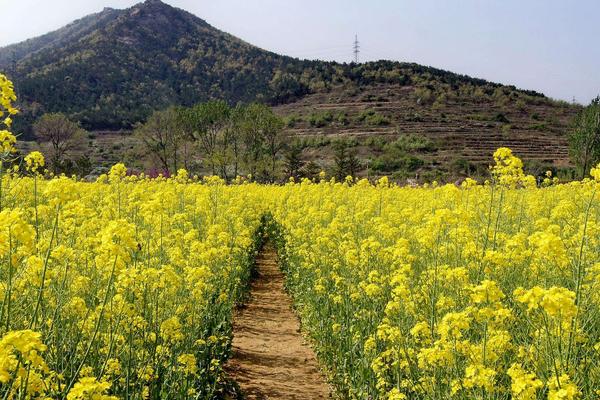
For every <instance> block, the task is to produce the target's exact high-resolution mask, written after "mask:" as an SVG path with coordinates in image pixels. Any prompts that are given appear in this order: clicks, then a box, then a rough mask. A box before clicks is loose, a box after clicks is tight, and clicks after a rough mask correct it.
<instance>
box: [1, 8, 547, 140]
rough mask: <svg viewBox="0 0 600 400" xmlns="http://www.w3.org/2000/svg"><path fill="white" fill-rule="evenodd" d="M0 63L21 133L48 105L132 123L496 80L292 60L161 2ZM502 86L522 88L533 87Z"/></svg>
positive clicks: (95, 122) (86, 119) (81, 116)
mask: <svg viewBox="0 0 600 400" xmlns="http://www.w3.org/2000/svg"><path fill="white" fill-rule="evenodd" d="M0 70H2V71H6V73H7V74H8V75H9V76H10V77H11V78H12V79H13V80H14V81H15V83H16V85H17V91H18V93H19V97H20V102H21V104H20V107H21V109H22V110H23V114H22V117H21V118H20V119H19V120H18V121H17V124H19V125H18V127H19V128H20V130H21V131H23V132H25V133H27V132H29V127H30V126H31V124H32V122H33V121H34V120H35V119H37V118H38V117H39V116H40V115H42V114H43V113H46V112H64V113H66V114H68V115H69V116H70V117H71V118H72V119H75V120H77V121H80V122H81V124H82V126H83V127H85V128H87V129H93V130H99V129H103V130H119V129H130V128H132V127H133V126H134V125H135V124H136V123H138V122H141V121H144V120H145V119H146V118H147V117H148V116H149V115H150V113H151V112H152V111H153V110H157V109H163V108H166V107H168V106H170V105H174V104H175V105H192V104H196V103H199V102H202V101H206V100H210V99H224V100H226V101H228V102H229V103H231V104H236V103H238V102H249V101H260V102H267V103H270V104H282V103H287V102H290V101H293V100H297V99H299V98H301V97H303V96H305V95H306V94H309V93H318V92H323V91H327V90H330V89H331V88H333V87H340V86H344V85H348V84H350V85H352V86H358V87H360V86H366V85H371V84H374V83H393V84H401V85H406V86H409V85H421V86H423V87H424V88H425V90H428V89H427V88H428V87H430V88H431V89H430V90H435V88H436V87H438V86H439V85H444V86H445V87H447V88H449V89H450V90H455V91H458V90H460V89H461V88H462V87H463V86H465V85H466V86H468V87H469V88H472V87H479V88H481V90H482V92H485V93H488V94H490V95H491V94H492V93H493V92H494V90H495V89H496V88H497V87H500V86H501V85H498V84H492V83H489V82H486V81H484V80H481V79H474V78H470V77H467V76H462V75H457V74H454V73H450V72H447V71H442V70H439V69H435V68H430V67H424V66H420V65H417V64H409V63H399V62H391V61H380V62H373V63H365V64H339V63H331V62H321V61H307V60H299V59H294V58H291V57H286V56H281V55H278V54H275V53H272V52H269V51H265V50H262V49H260V48H258V47H255V46H252V45H250V44H248V43H246V42H244V41H242V40H240V39H238V38H236V37H234V36H232V35H229V34H227V33H224V32H222V31H219V30H218V29H216V28H214V27H212V26H210V25H209V24H208V23H206V22H205V21H204V20H202V19H200V18H198V17H196V16H194V15H192V14H190V13H188V12H186V11H183V10H180V9H177V8H173V7H171V6H169V5H166V4H164V3H162V2H160V1H159V0H148V1H146V2H145V3H140V4H138V5H136V6H134V7H132V8H129V9H126V10H113V9H105V10H104V11H102V12H100V13H97V14H93V15H90V16H87V17H85V18H82V19H80V20H78V21H75V22H73V23H71V24H70V25H68V26H66V27H64V28H62V29H60V30H58V31H55V32H52V33H49V34H46V35H44V36H41V37H39V38H35V39H30V40H28V41H26V42H23V43H19V44H16V45H12V46H8V47H4V48H0ZM505 89H506V90H508V91H510V92H514V93H518V94H519V95H520V96H528V97H531V96H533V97H543V95H541V94H539V93H535V92H527V91H518V90H516V89H515V88H514V87H505Z"/></svg>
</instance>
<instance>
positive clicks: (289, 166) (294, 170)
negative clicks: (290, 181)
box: [283, 143, 304, 181]
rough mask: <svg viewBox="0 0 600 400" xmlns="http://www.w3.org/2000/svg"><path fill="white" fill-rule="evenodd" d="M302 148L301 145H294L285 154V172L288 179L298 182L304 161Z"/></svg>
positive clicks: (288, 147) (287, 148)
mask: <svg viewBox="0 0 600 400" xmlns="http://www.w3.org/2000/svg"><path fill="white" fill-rule="evenodd" d="M302 150H303V149H302V146H301V145H300V144H299V143H292V144H291V145H290V146H287V147H286V149H285V152H284V154H283V166H284V172H285V174H286V175H287V176H288V177H292V178H294V180H296V181H297V180H298V179H299V178H300V173H301V171H302V167H303V166H304V161H303V160H302Z"/></svg>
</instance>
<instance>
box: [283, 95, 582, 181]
mask: <svg viewBox="0 0 600 400" xmlns="http://www.w3.org/2000/svg"><path fill="white" fill-rule="evenodd" d="M420 94H421V92H420V90H419V88H416V87H414V86H400V85H389V84H387V85H372V86H369V87H363V88H355V89H343V88H338V89H336V90H332V91H331V92H329V93H317V94H310V95H308V96H306V97H304V98H303V99H301V100H300V101H298V102H295V103H291V104H286V105H282V106H279V107H278V108H277V111H278V113H279V114H280V115H282V116H285V117H286V118H287V121H288V128H287V130H286V135H287V136H288V137H289V138H290V139H291V140H295V139H297V140H299V141H300V144H301V145H302V147H303V148H304V149H305V150H304V154H305V158H306V159H311V160H322V165H323V166H325V167H327V166H331V165H332V164H333V158H334V147H335V143H336V142H339V141H346V143H348V145H349V146H350V147H354V148H355V151H356V153H357V155H358V157H359V159H361V161H362V163H363V167H364V170H363V171H362V172H361V174H362V175H366V174H367V173H369V174H372V175H379V174H382V172H392V173H393V172H395V171H385V170H384V171H377V169H375V170H373V169H371V170H370V171H368V169H367V166H368V164H369V163H372V162H374V161H376V159H377V157H379V156H381V155H383V154H384V153H385V146H386V145H389V144H390V143H392V142H394V141H396V140H398V139H401V140H402V138H403V137H404V139H406V138H407V137H408V138H410V140H413V141H418V139H419V138H425V140H426V142H427V143H428V145H427V146H425V148H419V146H416V147H417V148H413V149H408V151H406V153H409V155H412V156H414V157H416V158H419V159H421V160H422V163H421V164H422V165H419V166H418V167H417V168H414V170H411V171H406V169H405V170H404V171H402V172H401V173H400V174H397V175H398V176H397V177H417V178H420V177H438V176H439V178H441V179H444V178H446V179H449V178H450V179H452V178H459V177H460V176H464V175H475V176H477V175H485V169H486V168H487V165H488V164H489V163H490V161H491V156H492V153H493V152H494V150H496V149H497V148H498V147H502V146H508V147H510V148H511V149H512V150H513V151H514V152H515V154H517V155H518V156H519V157H521V158H522V159H523V160H524V161H525V162H526V164H527V165H528V167H529V169H530V171H531V172H532V173H539V172H543V171H545V170H546V169H547V168H554V169H556V170H559V171H560V170H562V169H564V168H565V167H569V166H570V161H569V154H568V146H567V139H566V136H567V132H568V129H569V124H570V121H571V119H572V117H573V116H574V114H575V113H576V112H577V107H574V106H572V105H569V104H566V103H559V102H554V101H552V100H549V99H547V98H539V99H532V98H528V99H527V101H523V100H522V99H517V100H514V99H511V98H510V97H508V98H506V97H500V98H494V97H489V96H479V97H469V96H464V95H463V96H454V98H452V96H447V97H446V98H444V99H443V100H442V101H439V96H438V100H434V101H431V99H429V100H428V101H427V100H424V99H423V97H421V96H420ZM410 140H409V141H410ZM405 141H406V140H405ZM409 169H410V168H409ZM434 170H435V171H436V172H435V173H433V171H434ZM542 170H543V171H542Z"/></svg>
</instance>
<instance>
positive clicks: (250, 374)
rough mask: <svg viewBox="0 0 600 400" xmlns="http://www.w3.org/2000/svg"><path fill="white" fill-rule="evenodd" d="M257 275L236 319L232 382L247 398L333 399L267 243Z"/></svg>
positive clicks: (231, 364)
mask: <svg viewBox="0 0 600 400" xmlns="http://www.w3.org/2000/svg"><path fill="white" fill-rule="evenodd" d="M257 272H258V276H257V277H256V278H255V279H254V281H253V282H252V287H251V297H250V301H249V302H248V304H247V305H246V306H245V307H244V308H242V309H240V310H238V311H237V313H236V315H235V317H234V327H233V334H234V338H233V350H232V351H233V353H232V358H231V360H230V361H229V363H228V364H227V366H226V370H227V372H228V374H229V376H230V378H231V379H233V380H235V381H236V382H237V383H238V384H239V386H240V388H241V389H242V392H243V394H244V398H245V399H248V400H263V399H265V400H266V399H287V400H294V399H298V400H299V399H302V400H307V399H326V398H329V397H330V390H329V387H328V386H327V384H326V383H325V381H324V379H323V376H322V375H321V374H320V372H319V369H318V364H317V360H316V359H315V355H314V353H313V352H312V350H311V349H310V347H309V346H308V345H307V344H306V342H305V341H304V340H303V338H302V335H301V334H300V324H299V321H298V319H297V317H296V315H295V314H294V313H293V311H292V302H291V299H290V297H289V296H288V294H287V293H286V292H285V291H284V288H283V282H284V276H283V274H282V273H281V271H280V270H279V267H278V266H277V256H276V254H275V251H274V249H273V247H272V246H270V245H269V244H267V246H265V248H264V249H263V250H262V251H261V253H260V254H259V256H258V258H257Z"/></svg>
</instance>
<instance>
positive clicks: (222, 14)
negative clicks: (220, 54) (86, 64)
mask: <svg viewBox="0 0 600 400" xmlns="http://www.w3.org/2000/svg"><path fill="white" fill-rule="evenodd" d="M165 2H167V3H169V4H171V5H173V6H176V7H180V8H183V9H186V10H188V11H190V12H192V13H194V14H196V15H197V16H199V17H201V18H203V19H205V20H206V21H207V22H208V23H210V24H211V25H213V26H215V27H217V28H219V29H221V30H224V31H226V32H229V33H232V34H234V35H236V36H238V37H240V38H242V39H244V40H246V41H247V42H250V43H252V44H255V45H257V46H259V47H262V48H264V49H268V50H272V51H275V52H277V53H282V54H287V55H291V56H296V57H302V58H311V59H312V58H319V59H323V60H337V61H350V60H351V59H352V42H353V40H354V35H355V34H358V39H359V41H360V46H361V53H360V60H361V61H367V60H378V59H391V60H399V61H410V62H416V63H419V64H425V65H431V66H434V67H438V68H443V69H448V70H450V71H453V72H458V73H463V74H467V75H471V76H475V77H479V78H485V79H488V80H492V81H496V82H501V83H506V84H514V85H515V86H518V87H521V88H525V89H534V90H538V91H541V92H543V93H545V94H547V95H548V96H551V97H554V98H560V99H565V100H569V101H570V100H572V99H573V97H575V99H576V100H577V101H579V102H581V103H587V102H589V101H590V99H592V98H593V97H595V96H596V95H598V94H600V43H599V41H600V22H599V21H600V0H495V1H491V0H437V1H434V0H410V1H409V0H362V1H359V0H285V1H283V0H212V1H209V0H166V1H165ZM135 3H136V1H135V0H52V1H48V0H18V1H14V0H0V10H1V11H0V13H1V14H0V15H1V17H2V22H1V23H0V46H2V45H6V44H10V43H14V42H18V41H21V40H24V39H27V38H30V37H34V36H37V35H40V34H43V33H45V32H48V31H50V30H54V29H56V28H59V27H61V26H63V25H65V24H66V23H68V22H70V21H72V20H74V19H76V18H79V17H82V16H84V15H87V14H89V13H92V12H97V11H100V10H102V8H104V7H113V8H126V7H129V6H131V5H133V4H135Z"/></svg>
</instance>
